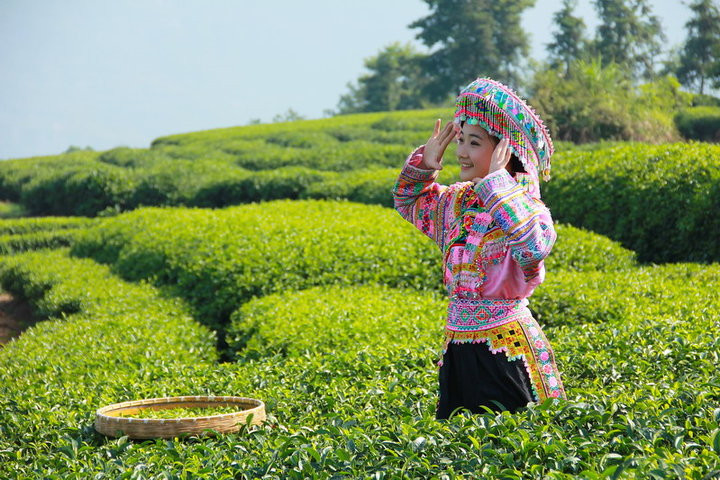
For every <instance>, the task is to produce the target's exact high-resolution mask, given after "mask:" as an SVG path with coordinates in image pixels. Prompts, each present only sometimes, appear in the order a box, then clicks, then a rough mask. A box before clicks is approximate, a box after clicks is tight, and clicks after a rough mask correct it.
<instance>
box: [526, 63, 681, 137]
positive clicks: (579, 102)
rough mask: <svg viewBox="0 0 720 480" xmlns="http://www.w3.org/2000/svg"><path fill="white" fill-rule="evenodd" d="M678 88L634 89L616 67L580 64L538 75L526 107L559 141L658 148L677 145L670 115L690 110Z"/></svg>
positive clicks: (663, 83) (669, 82)
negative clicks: (627, 143) (626, 143)
mask: <svg viewBox="0 0 720 480" xmlns="http://www.w3.org/2000/svg"><path fill="white" fill-rule="evenodd" d="M679 87H680V84H679V83H678V82H677V80H675V79H674V78H672V77H665V78H660V79H657V80H656V81H655V82H653V83H649V84H645V85H642V86H640V87H637V88H636V87H634V86H633V85H632V83H631V82H630V80H629V79H628V78H627V76H626V73H625V72H624V70H623V69H622V68H621V67H620V66H618V65H617V64H613V63H611V64H609V65H607V66H602V65H601V63H600V62H599V61H597V60H593V61H589V62H587V61H584V60H580V61H576V62H573V63H571V64H570V67H569V70H568V71H567V72H565V70H564V69H546V70H541V71H538V72H537V74H536V75H535V78H534V80H533V91H534V94H533V99H532V101H531V103H532V105H534V106H535V107H536V109H537V110H538V112H539V113H540V116H541V117H542V118H543V121H544V122H545V123H546V125H547V126H548V127H549V128H550V131H551V134H552V136H553V138H557V139H559V140H568V141H572V142H576V143H585V142H592V141H598V140H601V139H610V140H633V141H645V142H651V143H661V142H669V141H675V140H679V139H680V136H679V134H678V132H677V130H676V129H675V125H674V123H673V119H672V114H673V112H674V111H677V110H679V109H680V108H683V107H685V106H687V105H689V104H690V102H691V97H692V96H691V95H689V94H686V93H683V92H680V90H679Z"/></svg>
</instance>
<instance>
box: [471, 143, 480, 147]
mask: <svg viewBox="0 0 720 480" xmlns="http://www.w3.org/2000/svg"><path fill="white" fill-rule="evenodd" d="M470 145H475V146H476V147H479V146H480V144H479V143H478V142H470Z"/></svg>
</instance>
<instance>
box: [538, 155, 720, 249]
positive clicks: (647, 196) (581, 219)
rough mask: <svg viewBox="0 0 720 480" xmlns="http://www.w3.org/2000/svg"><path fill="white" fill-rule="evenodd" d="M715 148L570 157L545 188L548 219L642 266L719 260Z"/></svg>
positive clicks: (718, 180) (719, 176) (719, 205)
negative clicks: (602, 240)
mask: <svg viewBox="0 0 720 480" xmlns="http://www.w3.org/2000/svg"><path fill="white" fill-rule="evenodd" d="M719 157H720V147H718V146H715V145H709V144H702V143H691V144H680V143H677V144H667V145H642V144H637V145H633V144H627V145H619V146H616V147H612V148H609V149H606V150H597V151H579V150H578V151H573V152H568V153H567V154H566V155H564V156H563V157H562V160H561V161H558V162H557V163H556V168H555V169H554V170H553V172H554V173H553V179H552V180H551V181H550V182H548V183H546V184H544V185H543V189H544V193H543V196H544V199H545V201H546V203H547V205H548V206H549V207H550V209H551V211H552V212H553V215H554V218H555V219H557V220H559V221H561V222H567V223H570V224H573V225H576V226H580V227H583V228H586V229H589V230H592V231H594V232H598V233H601V234H603V235H606V236H608V237H610V238H612V239H614V240H617V241H619V242H620V243H622V244H623V246H625V247H626V248H629V249H630V250H634V251H635V252H637V254H638V258H639V260H640V261H644V262H646V261H653V262H673V261H701V262H705V261H717V260H718V259H720V245H719V244H718V242H717V241H716V239H717V238H718V235H720V219H719V218H717V216H716V215H712V214H709V212H717V211H720V170H719V169H718V168H717V165H718V158H719Z"/></svg>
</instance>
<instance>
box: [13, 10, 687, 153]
mask: <svg viewBox="0 0 720 480" xmlns="http://www.w3.org/2000/svg"><path fill="white" fill-rule="evenodd" d="M649 3H651V4H652V5H653V8H654V12H655V14H656V15H658V17H659V18H660V20H661V22H662V25H663V27H664V30H665V34H666V35H667V37H668V42H667V45H668V46H673V45H678V44H680V43H682V42H683V40H684V38H685V27H684V24H685V22H687V20H688V19H689V17H690V11H689V9H688V8H687V6H685V5H683V4H681V2H680V1H678V0H658V1H651V2H649ZM561 4H562V1H561V0H536V3H535V7H534V8H532V9H528V10H527V11H526V12H525V15H524V17H523V25H524V26H525V27H526V28H527V29H528V30H529V32H530V39H531V44H532V55H533V56H534V58H536V59H537V60H542V59H544V58H545V57H546V51H545V45H546V44H547V43H549V42H550V41H551V35H552V31H553V26H552V15H553V13H555V12H556V11H557V10H559V9H560V6H561ZM427 12H428V10H427V6H426V3H425V2H423V1H421V0H363V1H359V2H346V1H340V0H334V1H332V0H303V1H297V0H295V1H289V0H274V1H270V2H258V1H252V2H251V1H248V0H205V1H202V0H113V1H110V0H0V72H1V73H0V159H8V158H21V157H30V156H37V155H51V154H58V153H62V152H63V151H65V150H66V149H67V148H68V147H69V146H70V145H76V146H79V147H82V148H84V147H86V146H90V147H92V148H94V149H95V150H107V149H110V148H114V147H118V146H129V147H140V148H146V147H148V146H149V145H150V142H151V141H152V140H153V139H154V138H157V137H160V136H163V135H170V134H174V133H184V132H192V131H197V130H207V129H212V128H222V127H230V126H236V125H245V124H247V123H248V122H249V121H250V120H251V119H256V118H259V119H261V120H262V121H263V122H269V121H271V119H272V118H273V116H275V115H276V114H282V113H285V112H287V110H288V109H289V108H292V109H293V110H294V111H296V112H298V113H299V114H300V115H302V116H304V117H306V118H320V117H322V116H323V112H324V111H325V110H327V109H335V108H336V106H337V102H338V99H339V98H340V95H342V94H343V93H346V92H347V83H348V82H350V81H355V80H356V79H357V78H358V77H359V76H360V75H361V74H363V73H364V71H365V70H364V68H363V60H364V59H365V58H367V57H370V56H373V55H375V54H377V52H378V51H379V50H380V49H382V48H383V47H385V46H386V45H388V44H390V43H392V42H394V41H400V42H412V43H413V44H415V45H416V46H417V47H418V49H419V50H421V51H424V50H425V49H424V47H423V46H422V45H421V44H420V43H419V42H418V41H417V40H415V39H414V38H415V35H416V34H417V31H416V30H410V29H409V28H407V26H408V24H410V23H411V22H413V21H414V20H417V19H418V18H421V17H423V16H425V15H426V14H427ZM576 15H578V16H581V17H583V18H584V19H585V23H586V25H587V26H588V29H589V32H588V33H590V34H591V33H592V32H594V27H595V25H596V24H597V19H596V17H595V12H594V9H593V7H592V4H591V0H578V8H577V10H576Z"/></svg>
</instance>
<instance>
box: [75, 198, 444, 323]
mask: <svg viewBox="0 0 720 480" xmlns="http://www.w3.org/2000/svg"><path fill="white" fill-rule="evenodd" d="M393 238H403V239H404V244H403V249H402V250H401V251H400V252H398V251H397V249H396V248H395V247H396V245H395V244H394V243H393V242H391V241H388V239H393ZM72 251H73V254H76V255H80V256H89V257H92V258H94V259H96V260H98V261H100V262H103V263H112V264H114V271H116V272H118V273H119V274H120V275H121V276H122V277H123V278H126V279H128V280H138V279H150V280H152V281H155V282H157V283H158V284H171V285H174V286H175V288H177V290H178V292H179V294H180V295H182V296H183V297H185V298H186V299H188V300H189V301H190V303H191V304H192V305H193V306H195V307H196V309H197V312H198V314H197V315H198V318H200V319H202V321H203V322H205V323H207V324H208V325H211V326H212V327H213V328H216V329H217V328H221V327H222V326H223V325H224V324H225V323H226V321H227V318H228V317H229V315H230V313H231V312H232V311H233V310H235V309H236V308H237V306H238V305H239V304H241V303H243V302H245V301H247V300H249V299H250V298H252V297H253V296H260V295H266V294H268V293H272V292H277V291H283V290H286V289H293V290H294V289H301V288H307V287H311V286H314V285H326V284H336V283H337V284H344V285H348V284H361V283H382V284H386V285H390V286H400V287H412V288H417V289H425V290H426V289H430V290H440V288H441V286H440V285H439V283H438V277H439V272H440V270H439V260H438V259H437V258H436V256H435V248H434V247H432V242H431V241H430V240H429V239H427V238H425V237H424V236H422V235H416V234H415V232H414V231H413V227H412V225H410V224H409V223H407V222H405V221H403V220H402V219H401V217H399V215H397V213H395V212H393V211H391V210H389V209H385V208H382V207H379V206H367V205H360V204H353V203H348V202H321V201H313V200H307V201H295V202H293V201H287V200H283V201H276V202H271V203H260V204H251V205H246V206H242V207H232V208H228V209H225V210H204V209H159V208H148V209H140V210H136V211H134V212H130V213H128V214H125V215H120V216H117V217H112V218H108V219H105V220H104V221H103V222H102V223H100V224H98V225H97V226H96V227H94V228H91V229H88V230H87V233H86V234H85V235H83V236H82V237H80V238H78V239H77V240H76V242H75V244H74V246H73V249H72ZM427 272H436V273H437V275H422V274H421V273H427Z"/></svg>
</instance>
